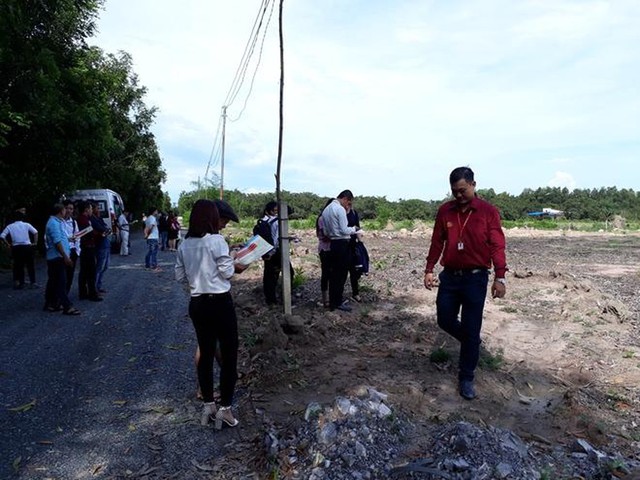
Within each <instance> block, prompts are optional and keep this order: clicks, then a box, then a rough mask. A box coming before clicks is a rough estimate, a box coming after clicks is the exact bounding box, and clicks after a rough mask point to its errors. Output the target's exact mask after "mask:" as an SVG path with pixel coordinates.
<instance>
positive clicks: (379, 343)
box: [227, 227, 640, 462]
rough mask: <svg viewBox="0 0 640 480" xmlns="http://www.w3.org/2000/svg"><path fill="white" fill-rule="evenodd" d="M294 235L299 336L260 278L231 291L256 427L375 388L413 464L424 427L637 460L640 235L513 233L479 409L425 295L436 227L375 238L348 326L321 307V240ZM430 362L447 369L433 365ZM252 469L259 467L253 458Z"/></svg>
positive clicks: (492, 311)
mask: <svg viewBox="0 0 640 480" xmlns="http://www.w3.org/2000/svg"><path fill="white" fill-rule="evenodd" d="M293 234H294V235H297V236H298V238H299V239H300V242H299V243H295V244H294V254H293V257H292V262H293V265H294V268H295V269H296V272H297V273H298V274H299V275H301V276H302V278H304V283H303V285H302V286H301V287H300V288H298V289H296V291H295V298H294V309H293V313H294V315H295V316H296V318H297V320H299V321H301V322H302V323H303V328H302V333H298V334H293V335H284V334H283V333H281V331H280V329H279V328H278V323H279V322H280V321H281V319H282V315H281V313H280V312H279V311H277V310H275V311H274V310H269V309H268V308H267V307H266V306H264V303H263V302H262V301H261V300H262V299H261V290H260V288H259V287H257V286H256V285H259V279H260V277H261V275H262V270H261V267H260V266H256V267H252V268H251V269H249V270H248V271H246V272H245V273H244V274H243V275H242V276H241V277H239V278H238V280H237V282H236V283H235V287H234V288H235V296H236V303H237V308H238V313H239V318H240V322H241V325H240V334H241V337H242V338H241V344H242V345H243V347H242V355H241V365H240V370H241V371H242V372H243V373H244V377H243V378H242V379H241V381H240V390H241V391H243V392H244V393H245V395H244V396H243V400H242V401H241V405H240V415H242V416H243V418H247V417H249V418H251V417H253V418H256V412H258V413H260V414H264V412H268V415H267V416H266V417H261V418H262V419H263V420H262V421H263V422H264V418H267V419H268V420H269V421H271V422H273V424H274V425H276V426H277V428H279V429H281V430H285V431H286V429H288V428H291V429H293V428H295V424H296V422H297V421H299V419H300V418H301V414H300V413H301V412H304V409H305V407H306V405H307V404H308V403H309V402H313V401H317V402H320V403H331V402H333V400H334V399H335V397H336V395H348V394H351V393H353V392H354V391H355V390H356V389H357V388H358V387H361V386H363V385H367V386H373V387H374V388H375V389H377V390H380V391H384V392H387V393H389V394H390V400H389V403H390V404H391V405H393V406H394V407H395V408H397V409H399V410H400V411H401V412H403V414H406V415H407V417H408V418H409V419H411V421H413V422H414V423H415V424H416V425H417V428H416V435H415V436H414V437H413V438H410V439H407V446H408V448H407V458H411V457H412V456H420V455H421V454H424V452H423V451H422V450H421V447H422V445H423V442H424V440H425V437H424V436H423V435H422V434H421V428H420V425H423V426H424V427H425V429H424V432H426V427H427V426H428V425H430V424H433V422H443V421H451V420H460V419H466V420H470V421H474V422H479V423H484V424H487V425H494V426H498V427H504V428H509V429H512V430H514V431H515V432H516V433H517V434H519V435H520V436H521V437H523V438H524V439H527V440H532V441H536V442H539V443H540V444H542V445H549V448H551V445H554V444H565V445H566V444H569V443H570V442H571V441H572V440H574V439H575V438H585V439H587V440H588V441H589V442H592V444H593V445H595V446H599V447H603V448H605V447H606V448H616V449H618V450H619V451H621V452H622V453H626V454H629V455H634V454H635V453H636V452H638V451H640V407H639V405H640V404H639V403H638V400H640V398H639V387H638V386H639V385H640V335H639V334H640V332H639V326H640V323H639V317H638V313H639V311H640V301H639V300H638V299H637V294H638V291H639V289H640V235H639V234H637V233H617V234H607V233H602V234H582V233H576V232H540V231H533V230H523V229H520V230H510V231H507V232H506V234H507V241H508V249H507V260H508V263H509V267H510V271H509V274H508V276H507V279H508V286H507V296H506V297H505V298H504V299H491V298H488V299H487V302H486V307H485V317H484V325H483V333H482V339H483V353H482V358H481V365H480V367H479V370H478V372H477V377H476V378H477V390H478V393H479V397H478V398H477V399H476V400H474V401H471V402H469V401H465V400H463V399H461V397H459V396H458V394H457V391H456V387H457V383H456V365H457V353H458V346H457V345H456V343H455V342H454V341H452V340H451V339H450V338H448V337H447V336H446V335H445V334H444V333H443V332H441V331H440V330H439V329H438V328H437V325H436V320H435V297H436V291H435V290H434V291H427V290H426V289H425V288H424V286H423V284H422V279H423V270H424V262H425V256H426V252H427V248H428V244H429V238H430V234H431V231H430V229H429V228H428V227H418V228H416V229H415V230H414V231H405V230H401V231H384V232H368V236H367V238H366V242H365V243H366V245H367V248H368V250H369V253H370V256H371V272H370V273H369V275H368V276H367V277H364V278H363V279H362V280H361V293H362V296H363V297H364V301H363V302H362V303H355V302H353V303H352V306H353V307H354V308H353V311H352V312H350V313H342V312H341V313H336V312H329V311H326V310H324V309H323V308H322V307H321V306H319V304H318V302H319V300H320V288H319V276H320V271H319V264H318V258H317V253H316V239H315V237H314V235H313V232H311V231H295V232H293ZM349 294H350V288H349V286H348V281H347V288H346V295H349ZM256 298H258V300H256ZM436 350H442V351H444V352H445V354H444V357H445V359H446V357H447V355H448V356H449V357H450V359H449V361H445V362H444V363H434V362H432V361H431V360H430V356H431V354H432V352H434V351H436ZM256 420H257V419H256ZM251 425H252V422H251V421H249V422H247V423H245V426H246V428H248V429H249V430H247V431H245V433H246V434H248V435H247V436H245V438H250V437H251V433H250V429H251ZM253 425H254V428H255V430H254V431H255V433H256V434H257V433H258V432H259V429H258V422H257V421H256V422H255V423H254V424H253ZM256 441H258V442H259V441H261V440H260V439H259V438H258V437H256ZM227 460H232V459H229V458H228V459H227ZM237 460H238V461H240V458H238V459H237ZM242 461H243V462H244V461H246V458H244V459H242ZM252 461H254V462H261V461H263V459H261V455H260V454H259V453H257V454H256V456H255V457H254V458H253V459H252Z"/></svg>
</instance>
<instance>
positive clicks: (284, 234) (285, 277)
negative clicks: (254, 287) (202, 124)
mask: <svg viewBox="0 0 640 480" xmlns="http://www.w3.org/2000/svg"><path fill="white" fill-rule="evenodd" d="M283 3H284V0H280V12H279V22H278V24H279V31H280V129H279V133H278V171H277V173H276V197H277V200H278V228H279V233H280V235H279V236H280V252H282V255H281V257H282V265H281V268H282V303H283V306H284V314H285V315H291V280H292V279H291V271H290V270H289V265H291V259H290V254H289V209H288V206H287V204H286V202H283V201H282V197H281V191H280V167H281V166H282V131H283V123H284V115H283V106H284V40H283V34H282V5H283Z"/></svg>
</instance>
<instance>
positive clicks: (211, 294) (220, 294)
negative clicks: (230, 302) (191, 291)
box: [191, 292, 231, 300]
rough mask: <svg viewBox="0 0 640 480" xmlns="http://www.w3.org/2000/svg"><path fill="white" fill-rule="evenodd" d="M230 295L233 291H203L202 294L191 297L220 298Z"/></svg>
mask: <svg viewBox="0 0 640 480" xmlns="http://www.w3.org/2000/svg"><path fill="white" fill-rule="evenodd" d="M228 295H231V292H224V293H201V294H200V295H194V296H193V297H191V299H192V300H194V299H197V298H220V297H226V296H228Z"/></svg>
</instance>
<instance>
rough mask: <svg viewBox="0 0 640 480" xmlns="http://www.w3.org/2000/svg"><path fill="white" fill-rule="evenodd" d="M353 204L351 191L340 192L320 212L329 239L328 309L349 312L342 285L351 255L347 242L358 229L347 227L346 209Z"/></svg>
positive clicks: (349, 308) (345, 278)
mask: <svg viewBox="0 0 640 480" xmlns="http://www.w3.org/2000/svg"><path fill="white" fill-rule="evenodd" d="M352 203H353V193H351V190H344V191H342V192H340V194H339V195H338V197H337V198H335V199H334V200H333V201H332V202H331V203H330V204H329V205H327V206H326V207H325V209H324V210H323V211H322V223H323V230H324V234H325V235H326V236H327V237H329V238H330V239H331V250H330V252H329V272H330V273H329V308H330V309H331V310H335V309H338V310H342V311H343V312H350V311H351V307H350V306H349V305H347V302H346V301H345V300H344V299H343V294H344V283H345V282H346V280H347V274H348V272H349V265H350V264H351V253H350V249H349V240H350V239H351V235H353V234H356V232H358V231H359V230H360V229H359V228H358V227H349V226H347V224H348V222H347V208H350V207H351V204H352Z"/></svg>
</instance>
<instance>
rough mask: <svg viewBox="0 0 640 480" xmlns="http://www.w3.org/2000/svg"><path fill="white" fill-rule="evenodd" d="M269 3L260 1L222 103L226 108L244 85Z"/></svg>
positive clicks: (264, 0) (269, 0)
mask: <svg viewBox="0 0 640 480" xmlns="http://www.w3.org/2000/svg"><path fill="white" fill-rule="evenodd" d="M271 1H272V0H262V5H261V7H260V10H259V11H258V15H257V17H256V20H255V21H254V24H253V28H252V29H251V34H250V35H249V40H248V41H247V45H246V46H245V49H244V53H243V54H242V58H241V59H240V65H239V66H238V69H237V70H236V73H235V76H234V78H233V81H232V82H231V87H230V88H229V93H227V97H226V99H225V101H224V104H225V105H226V106H227V107H229V106H231V104H233V101H234V100H235V98H236V96H237V95H238V92H239V91H240V88H241V87H242V84H243V83H244V77H245V74H246V72H247V68H248V66H249V61H250V60H251V56H252V55H253V51H254V49H255V45H256V42H257V40H258V35H259V34H260V28H261V27H262V21H263V20H264V16H265V13H266V11H267V8H268V6H269V3H270V2H271Z"/></svg>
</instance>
